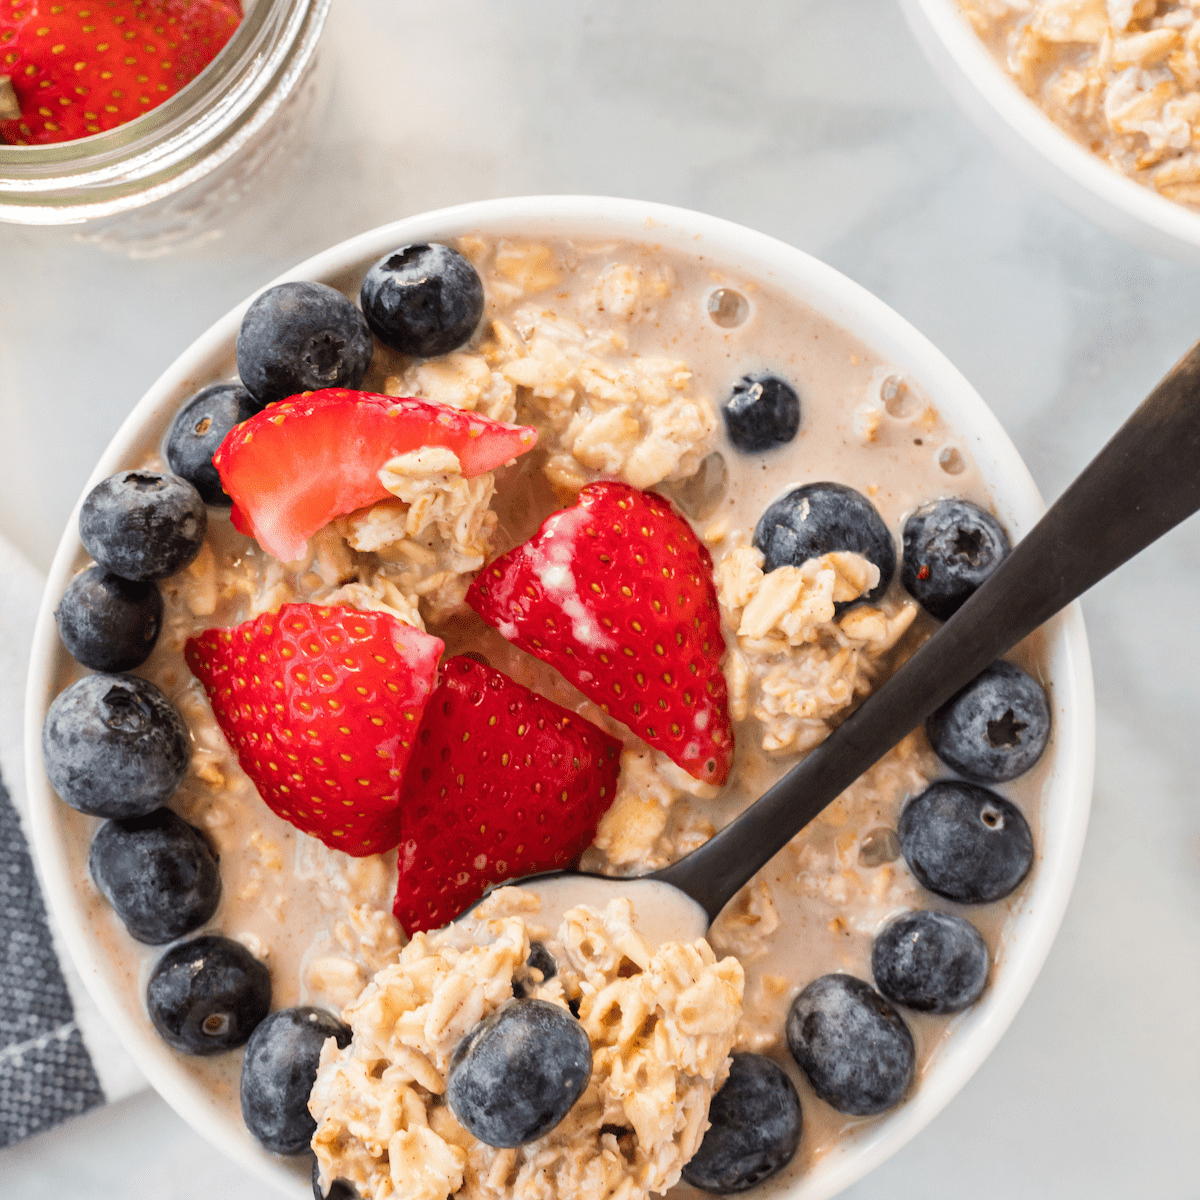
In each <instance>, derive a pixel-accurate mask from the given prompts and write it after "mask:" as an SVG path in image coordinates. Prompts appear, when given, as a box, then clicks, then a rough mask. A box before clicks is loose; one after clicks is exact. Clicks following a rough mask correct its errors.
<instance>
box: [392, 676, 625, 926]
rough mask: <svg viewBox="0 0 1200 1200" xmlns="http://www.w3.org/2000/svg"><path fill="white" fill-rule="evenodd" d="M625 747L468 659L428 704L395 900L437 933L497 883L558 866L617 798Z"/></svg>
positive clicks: (399, 911) (408, 921) (410, 919)
mask: <svg viewBox="0 0 1200 1200" xmlns="http://www.w3.org/2000/svg"><path fill="white" fill-rule="evenodd" d="M620 765H621V743H620V742H619V741H617V739H616V738H614V737H611V736H610V735H609V734H607V733H605V732H604V731H603V730H602V729H599V728H597V727H596V726H595V725H593V724H592V723H591V722H590V721H587V720H585V719H584V718H583V717H581V716H579V715H578V714H576V713H573V712H571V711H570V710H569V709H566V708H562V707H561V706H560V705H557V704H554V703H553V702H551V701H550V700H547V699H546V698H545V697H544V696H539V695H538V694H537V693H536V692H532V691H530V690H529V689H528V688H526V687H523V686H522V685H521V684H519V683H516V682H515V681H514V680H512V679H510V678H509V677H508V676H507V675H505V674H504V673H503V672H501V671H497V670H495V669H494V668H493V667H489V666H484V665H483V664H482V663H479V662H477V661H475V660H474V659H472V658H467V657H465V656H463V657H459V658H452V659H450V660H449V662H447V663H446V664H445V667H444V669H443V677H442V683H441V685H440V686H439V687H438V689H437V691H436V692H434V694H433V698H432V699H431V700H430V702H429V708H428V709H427V710H426V714H425V722H424V724H423V725H422V727H421V733H420V737H419V740H418V745H417V749H416V751H415V753H414V754H413V758H412V762H411V764H410V766H409V773H408V785H407V786H408V792H407V795H406V797H405V801H404V840H403V841H402V842H401V844H400V858H399V870H400V879H399V883H398V885H397V890H396V902H395V905H394V908H393V911H394V912H395V915H396V919H397V920H398V921H399V922H400V924H401V925H403V926H404V928H405V930H406V931H407V932H408V933H409V934H410V935H411V934H414V933H416V932H418V931H419V930H423V929H437V928H439V927H440V926H442V925H444V924H446V922H447V921H452V920H453V919H454V918H455V917H456V916H458V915H459V913H461V912H463V911H464V910H465V909H467V908H469V907H470V906H471V905H472V904H473V903H474V902H475V901H476V900H478V899H479V898H480V896H482V895H483V893H484V891H485V890H486V889H487V888H488V887H489V886H490V885H492V884H495V883H500V882H502V881H504V880H505V879H513V878H517V877H519V876H522V875H531V874H534V873H535V872H538V871H550V870H554V869H555V868H558V867H565V866H567V865H568V864H570V863H571V862H572V861H573V860H574V859H575V858H577V857H578V856H579V855H580V854H581V853H582V852H583V851H584V850H585V849H586V848H587V846H588V845H589V844H590V843H591V841H592V839H593V838H594V837H595V834H596V825H597V824H598V822H599V820H600V818H601V816H603V814H604V812H605V810H606V809H607V808H608V806H609V805H610V804H612V802H613V798H614V797H615V796H616V791H617V776H618V774H619V772H620Z"/></svg>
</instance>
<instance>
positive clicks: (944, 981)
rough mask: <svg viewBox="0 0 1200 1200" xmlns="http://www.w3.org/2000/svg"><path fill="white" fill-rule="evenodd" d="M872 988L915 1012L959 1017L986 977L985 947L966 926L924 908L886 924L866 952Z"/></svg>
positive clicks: (966, 922) (971, 929) (975, 930)
mask: <svg viewBox="0 0 1200 1200" xmlns="http://www.w3.org/2000/svg"><path fill="white" fill-rule="evenodd" d="M871 971H872V973H873V974H874V976H875V986H876V987H877V988H879V990H880V991H881V992H882V993H883V994H884V995H885V996H886V997H887V998H888V999H889V1000H894V1001H895V1002H896V1003H897V1004H903V1005H904V1006H905V1008H914V1009H916V1010H917V1011H918V1012H932V1013H951V1012H959V1011H961V1010H962V1009H964V1008H967V1007H968V1006H969V1005H971V1004H974V1003H975V1001H976V1000H978V999H979V997H980V995H981V994H982V992H983V988H984V984H986V983H987V976H988V948H987V943H986V942H985V941H984V940H983V938H982V936H981V935H980V933H979V930H978V929H976V928H975V926H974V925H972V924H971V923H970V921H964V920H963V918H962V917H958V916H954V915H953V914H951V913H942V912H934V911H932V910H930V909H926V910H923V911H918V912H909V913H903V914H902V915H901V916H898V917H896V918H895V919H894V920H892V921H889V922H888V923H887V924H886V925H885V926H884V927H883V929H882V930H880V932H879V934H878V935H877V936H876V938H875V943H874V945H873V946H872V947H871Z"/></svg>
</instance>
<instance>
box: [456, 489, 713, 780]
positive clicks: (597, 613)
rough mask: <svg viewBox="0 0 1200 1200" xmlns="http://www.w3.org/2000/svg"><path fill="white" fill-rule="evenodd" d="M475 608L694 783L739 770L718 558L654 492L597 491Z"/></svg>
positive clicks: (506, 563)
mask: <svg viewBox="0 0 1200 1200" xmlns="http://www.w3.org/2000/svg"><path fill="white" fill-rule="evenodd" d="M467 603H468V604H469V605H470V606H471V607H472V608H473V609H475V611H476V612H477V613H479V615H480V616H481V617H482V618H483V619H484V620H485V621H487V622H488V624H490V625H494V626H495V627H496V628H497V629H498V630H499V631H500V633H501V634H503V636H504V637H506V638H507V639H508V640H509V641H510V642H512V643H514V644H515V645H517V646H520V647H521V649H522V650H527V651H528V652H529V653H530V654H533V655H536V656H537V657H538V658H540V659H542V660H543V661H545V662H548V663H550V665H551V666H553V667H555V668H557V670H559V671H560V672H561V673H562V674H563V675H564V676H566V678H567V679H569V680H570V681H571V682H572V683H573V684H574V685H575V686H576V687H577V688H578V689H579V690H580V691H581V692H582V693H583V694H584V695H585V696H587V697H589V698H590V699H592V700H594V701H595V702H596V703H597V704H599V705H600V706H601V707H602V708H603V709H604V711H605V712H607V713H610V714H611V715H612V716H614V717H617V718H618V719H619V720H622V721H624V722H625V724H627V725H628V726H629V727H630V729H632V730H633V731H634V732H635V733H637V734H638V736H639V737H642V738H644V739H645V740H646V741H647V742H648V743H649V744H650V745H651V746H653V747H655V749H658V750H661V751H663V753H664V754H666V755H667V756H668V757H669V758H671V759H672V760H674V761H675V762H677V763H678V764H679V765H680V766H681V767H683V769H684V770H685V771H687V772H688V774H689V775H693V776H695V778H697V779H701V780H704V781H705V782H706V783H717V784H719V783H724V782H725V778H726V776H727V775H728V774H729V767H730V764H731V763H732V761H733V730H732V727H731V726H730V723H729V705H728V688H727V687H726V683H725V676H724V674H723V673H722V671H721V656H722V655H723V654H724V653H725V639H724V637H723V636H722V635H721V615H720V610H719V609H718V607H717V595H716V590H715V588H714V587H713V577H712V558H711V556H710V555H709V553H708V550H707V549H706V548H705V546H704V544H703V543H702V542H701V541H700V540H699V539H698V538H697V537H696V535H695V533H693V532H692V528H691V526H690V525H688V523H687V522H686V521H685V520H684V519H683V518H682V517H681V516H680V515H679V514H678V513H677V512H676V511H675V510H674V509H673V508H672V507H671V505H670V503H669V502H668V501H666V500H664V499H663V498H662V497H661V496H658V495H655V494H654V493H653V492H639V491H638V490H637V489H636V488H632V487H630V486H629V485H628V484H624V483H592V484H589V485H588V486H587V487H585V488H584V489H583V491H582V492H580V493H579V501H578V503H577V504H575V505H574V506H573V507H572V508H566V509H563V510H561V511H560V512H556V513H554V514H553V515H552V516H550V517H548V518H547V519H546V520H545V522H544V523H543V524H542V527H541V529H539V530H538V532H537V533H536V534H535V535H534V536H533V537H532V538H530V540H529V541H527V542H525V543H524V545H521V546H518V547H517V548H516V549H515V550H512V551H510V552H509V553H508V554H503V555H501V556H500V557H499V558H497V559H496V560H495V561H494V562H492V563H489V564H488V566H487V567H485V568H484V570H483V571H482V572H481V573H480V574H479V576H478V577H477V578H476V580H475V582H474V583H473V584H472V585H471V589H470V591H468V592H467Z"/></svg>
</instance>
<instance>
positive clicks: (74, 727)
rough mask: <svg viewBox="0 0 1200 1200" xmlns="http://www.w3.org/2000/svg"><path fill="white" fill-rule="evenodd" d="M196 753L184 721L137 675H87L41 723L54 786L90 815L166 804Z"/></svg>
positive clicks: (138, 811) (136, 813) (126, 813)
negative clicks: (190, 758) (191, 757)
mask: <svg viewBox="0 0 1200 1200" xmlns="http://www.w3.org/2000/svg"><path fill="white" fill-rule="evenodd" d="M190 755H191V747H190V743H189V741H188V731H187V726H186V725H185V724H184V723H183V718H182V717H181V716H180V715H179V714H178V713H177V712H176V711H175V708H174V706H173V705H172V704H171V702H170V701H169V700H168V699H167V698H166V696H164V695H163V694H162V692H160V691H159V690H158V688H156V687H155V686H154V684H152V683H150V682H149V681H148V680H146V679H140V678H138V677H137V676H136V675H85V676H84V677H83V678H82V679H79V680H77V681H76V682H75V683H73V684H71V686H70V687H69V688H66V689H65V690H64V691H62V692H60V693H59V694H58V695H57V696H56V697H55V699H54V703H53V704H51V705H50V710H49V712H47V713H46V720H45V722H44V723H43V725H42V759H43V761H44V763H45V765H46V774H47V775H48V776H49V777H50V783H51V785H52V786H53V788H54V790H55V791H56V792H57V793H58V794H59V795H60V796H61V797H62V798H63V799H64V800H65V801H66V802H67V803H68V804H69V805H70V806H71V807H72V808H77V809H78V810H79V811H80V812H83V813H87V814H88V815H89V816H92V817H115V818H117V819H122V818H125V817H140V816H144V815H145V814H146V813H148V812H150V811H151V810H152V809H155V808H158V807H159V805H161V804H165V803H166V802H167V801H168V800H169V799H170V798H171V796H172V794H173V793H174V791H175V789H176V788H177V787H178V786H179V785H180V783H182V782H183V776H184V773H185V772H186V771H187V765H188V759H189V757H190Z"/></svg>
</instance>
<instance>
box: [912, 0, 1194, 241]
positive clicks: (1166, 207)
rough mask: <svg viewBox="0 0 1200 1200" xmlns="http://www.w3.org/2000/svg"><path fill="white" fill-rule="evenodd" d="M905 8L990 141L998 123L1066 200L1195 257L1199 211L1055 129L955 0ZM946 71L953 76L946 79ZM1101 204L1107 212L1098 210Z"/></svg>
mask: <svg viewBox="0 0 1200 1200" xmlns="http://www.w3.org/2000/svg"><path fill="white" fill-rule="evenodd" d="M901 7H902V9H903V10H904V13H905V16H906V18H907V19H908V22H909V26H910V28H911V29H912V31H913V33H914V35H915V36H916V39H917V42H918V44H919V45H920V46H921V49H922V51H923V52H924V54H925V56H926V58H927V59H929V61H930V63H931V65H932V66H933V67H934V69H935V71H937V72H938V73H939V74H940V75H941V76H942V79H943V82H944V83H946V85H947V86H948V87H949V89H950V90H951V92H952V93H954V94H955V97H956V99H957V100H958V101H959V102H960V104H961V105H962V106H963V107H964V108H965V109H966V110H967V112H968V114H969V115H970V116H971V117H972V118H973V119H974V120H975V121H976V123H977V124H979V125H980V126H982V127H983V128H984V130H985V132H987V133H989V134H991V135H992V136H993V137H995V136H996V134H997V132H999V131H997V130H996V129H995V128H994V122H995V120H996V119H997V118H998V119H999V121H1000V122H1001V124H1002V126H1003V129H1004V131H1005V132H1007V133H1008V134H1009V135H1010V136H1015V137H1016V138H1017V139H1019V141H1020V142H1021V143H1024V146H1025V148H1026V151H1029V150H1032V151H1033V152H1034V153H1035V155H1036V156H1037V159H1038V160H1039V162H1040V163H1041V165H1042V166H1043V167H1046V168H1049V169H1050V171H1052V172H1053V173H1054V175H1055V177H1056V178H1057V184H1058V186H1056V187H1055V188H1054V190H1055V191H1056V193H1057V194H1058V195H1059V197H1060V198H1061V199H1063V200H1065V201H1066V202H1067V203H1069V204H1071V205H1072V206H1073V207H1075V208H1076V209H1077V210H1080V211H1082V212H1083V213H1084V215H1085V216H1088V217H1091V218H1092V219H1095V220H1098V221H1100V223H1102V224H1104V225H1105V226H1106V227H1107V228H1109V229H1110V230H1112V231H1113V232H1116V233H1119V234H1125V235H1126V236H1129V233H1130V230H1129V229H1128V227H1127V225H1126V223H1125V222H1126V221H1130V220H1131V221H1133V222H1136V223H1137V225H1139V226H1142V227H1144V229H1145V231H1146V232H1148V233H1149V234H1150V236H1151V241H1152V243H1153V245H1152V247H1151V248H1153V249H1156V250H1160V251H1161V250H1170V249H1172V245H1173V249H1174V251H1175V253H1177V254H1179V253H1183V254H1184V256H1185V257H1188V258H1190V259H1192V260H1193V261H1194V260H1195V259H1196V252H1197V251H1200V212H1196V211H1194V210H1193V209H1190V208H1188V207H1187V206H1186V205H1183V204H1180V203H1178V202H1176V201H1174V200H1169V199H1168V198H1167V197H1166V196H1163V195H1160V194H1159V193H1158V192H1156V191H1154V189H1153V188H1150V187H1147V186H1146V185H1145V184H1143V183H1139V182H1137V181H1136V180H1134V179H1131V178H1130V177H1129V176H1127V175H1124V174H1122V173H1121V172H1120V171H1118V170H1117V169H1116V168H1115V167H1111V166H1109V165H1108V164H1107V163H1105V162H1104V161H1103V160H1102V159H1100V158H1099V157H1098V156H1097V155H1095V154H1093V153H1092V151H1090V150H1088V149H1086V148H1085V147H1084V146H1082V145H1080V144H1079V142H1077V141H1076V140H1075V139H1074V138H1073V137H1072V136H1071V135H1070V134H1069V133H1067V132H1066V131H1065V130H1064V129H1061V128H1060V127H1059V126H1058V125H1056V124H1055V123H1054V121H1053V120H1052V118H1051V117H1049V116H1048V115H1047V114H1046V113H1045V112H1043V111H1042V109H1041V108H1039V107H1038V105H1037V103H1036V101H1034V100H1033V99H1031V98H1030V97H1029V96H1027V95H1026V94H1025V92H1023V91H1022V90H1021V88H1020V85H1019V84H1018V83H1017V82H1016V80H1015V79H1013V78H1012V77H1011V76H1010V75H1009V74H1008V73H1007V72H1006V71H1005V70H1004V68H1003V67H1002V66H1001V65H1000V64H999V63H998V62H997V61H996V59H995V58H993V57H992V54H991V51H990V50H989V49H988V48H987V46H986V45H985V44H984V42H983V39H982V38H980V37H979V35H978V34H977V33H976V32H975V30H974V29H973V28H972V26H971V23H970V21H969V20H968V18H967V17H966V15H965V14H964V13H963V12H962V10H961V9H960V8H959V6H958V0H901ZM939 48H940V50H941V51H944V55H941V54H939V53H938V50H939ZM947 56H948V60H949V61H946V57H947ZM949 71H953V79H950V78H947V72H949ZM964 91H965V92H966V93H968V94H973V95H974V96H976V97H977V98H978V99H979V100H982V101H983V102H984V103H985V105H986V107H987V110H988V111H987V112H980V111H979V109H978V107H977V105H976V104H972V103H971V102H970V99H969V95H964ZM989 117H990V118H991V119H990V120H989V119H988V118H989ZM1005 148H1006V149H1008V150H1009V151H1010V152H1011V151H1013V149H1014V147H1012V146H1006V147H1005ZM1025 165H1026V166H1028V165H1029V164H1028V163H1026V164H1025ZM1081 190H1082V192H1083V195H1081V194H1080V191H1081ZM1089 200H1090V203H1089ZM1096 202H1099V205H1101V206H1106V207H1107V208H1108V209H1109V212H1108V213H1105V212H1103V211H1097V205H1096ZM1122 218H1123V219H1124V220H1122Z"/></svg>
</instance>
